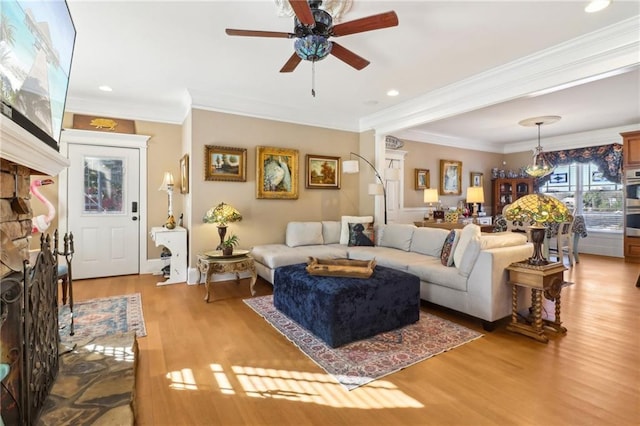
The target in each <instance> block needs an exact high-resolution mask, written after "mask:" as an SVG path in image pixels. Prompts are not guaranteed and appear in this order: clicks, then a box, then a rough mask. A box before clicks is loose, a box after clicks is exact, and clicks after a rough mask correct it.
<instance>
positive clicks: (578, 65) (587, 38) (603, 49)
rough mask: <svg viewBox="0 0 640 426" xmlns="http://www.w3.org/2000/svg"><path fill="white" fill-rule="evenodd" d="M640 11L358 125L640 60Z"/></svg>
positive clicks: (490, 98) (444, 112) (486, 102)
mask: <svg viewBox="0 0 640 426" xmlns="http://www.w3.org/2000/svg"><path fill="white" fill-rule="evenodd" d="M639 51H640V15H639V16H634V17H632V18H629V19H626V20H624V21H621V22H618V23H616V24H614V25H611V26H608V27H605V28H602V29H600V30H597V31H594V32H591V33H589V34H585V35H583V36H581V37H577V38H574V39H572V40H569V41H566V42H564V43H561V44H558V45H556V46H553V47H551V48H548V49H545V50H542V51H540V52H537V53H534V54H532V55H528V56H525V57H523V58H520V59H518V60H516V61H512V62H510V63H507V64H505V65H502V66H499V67H496V68H493V69H491V70H488V71H486V72H484V73H480V74H477V75H475V76H472V77H470V78H467V79H465V80H461V81H459V82H456V83H454V84H451V85H448V86H445V87H443V88H440V89H437V90H433V91H431V92H429V93H426V94H424V95H421V96H418V97H416V98H415V99H413V100H411V101H408V102H404V103H402V104H399V105H396V106H393V107H390V108H386V109H384V110H381V111H378V112H376V113H375V114H371V115H369V116H366V117H363V118H362V119H361V120H360V131H366V130H371V129H375V130H376V132H380V133H393V132H396V133H397V132H399V131H401V130H402V129H408V128H410V127H414V126H418V125H421V124H425V123H429V122H432V121H436V120H440V119H444V118H448V117H452V116H455V115H458V114H462V113H466V112H470V111H474V110H476V109H479V108H483V107H487V106H491V105H495V104H497V103H501V102H505V101H510V100H513V99H517V98H520V97H523V96H527V95H530V94H532V93H535V92H539V91H541V90H548V89H550V88H553V87H557V86H561V85H564V84H566V83H567V82H572V81H578V80H582V79H586V78H590V77H593V76H597V75H604V74H606V73H610V72H611V71H613V70H618V69H622V68H626V67H633V66H637V65H638V64H640V57H639V55H638V52H639Z"/></svg>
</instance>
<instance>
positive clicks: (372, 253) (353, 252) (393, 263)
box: [347, 246, 425, 271]
mask: <svg viewBox="0 0 640 426" xmlns="http://www.w3.org/2000/svg"><path fill="white" fill-rule="evenodd" d="M347 251H348V256H349V259H355V260H372V259H375V260H376V264H378V265H380V266H386V267H388V268H393V269H398V270H400V271H406V270H407V265H409V264H410V263H416V262H420V261H422V260H423V259H424V258H425V255H423V254H419V253H413V252H410V251H404V250H398V249H394V248H389V247H380V246H377V247H365V246H360V247H349V248H348V249H347Z"/></svg>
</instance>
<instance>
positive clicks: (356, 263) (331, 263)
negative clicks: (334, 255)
mask: <svg viewBox="0 0 640 426" xmlns="http://www.w3.org/2000/svg"><path fill="white" fill-rule="evenodd" d="M375 267H376V261H375V259H373V260H349V259H316V258H315V257H309V261H308V262H307V267H306V270H307V272H308V273H309V274H310V275H321V276H326V277H347V278H369V277H370V276H371V274H373V269H374V268H375Z"/></svg>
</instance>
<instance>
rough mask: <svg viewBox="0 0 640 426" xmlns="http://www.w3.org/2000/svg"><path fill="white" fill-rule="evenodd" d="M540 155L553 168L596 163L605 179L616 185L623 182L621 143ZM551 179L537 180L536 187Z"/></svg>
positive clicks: (548, 177) (547, 177) (546, 177)
mask: <svg viewBox="0 0 640 426" xmlns="http://www.w3.org/2000/svg"><path fill="white" fill-rule="evenodd" d="M540 155H542V156H543V157H544V159H545V160H547V161H548V162H549V164H551V166H552V167H557V166H564V165H569V164H571V163H594V164H596V165H597V166H598V171H599V172H601V173H602V176H603V177H604V178H605V179H607V180H609V181H611V182H616V183H621V182H622V145H621V144H619V143H612V144H610V145H600V146H590V147H587V148H576V149H565V150H562V151H549V152H542V153H541V154H540ZM550 177H551V175H549V176H545V177H542V178H540V179H536V186H538V187H540V186H542V185H544V184H545V183H546V182H547V181H548V180H549V179H550Z"/></svg>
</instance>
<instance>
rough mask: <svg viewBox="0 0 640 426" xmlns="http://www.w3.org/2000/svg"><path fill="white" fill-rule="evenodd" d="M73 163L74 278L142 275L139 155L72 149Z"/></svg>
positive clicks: (107, 148)
mask: <svg viewBox="0 0 640 426" xmlns="http://www.w3.org/2000/svg"><path fill="white" fill-rule="evenodd" d="M69 160H70V162H71V165H70V166H69V170H68V172H69V181H68V220H69V222H68V229H69V231H71V232H73V239H74V243H75V254H74V257H73V278H78V279H80V278H97V277H107V276H114V275H128V274H137V273H139V271H140V267H139V260H138V253H139V244H140V237H139V234H140V232H139V231H140V230H139V226H140V220H139V219H140V217H139V216H140V213H139V210H140V209H139V205H140V204H139V194H140V178H139V167H140V152H139V150H137V149H133V148H118V147H112V146H95V145H81V144H70V145H69Z"/></svg>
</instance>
